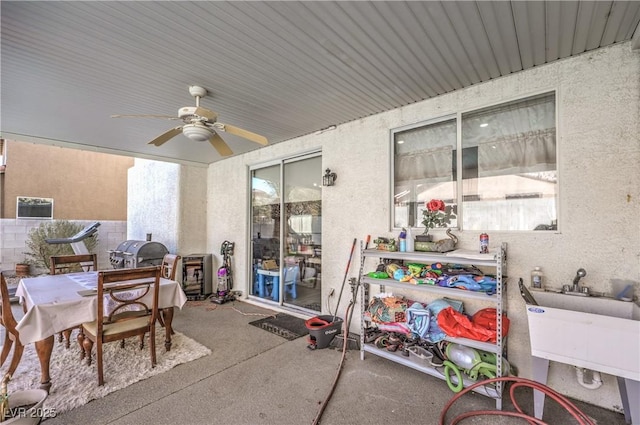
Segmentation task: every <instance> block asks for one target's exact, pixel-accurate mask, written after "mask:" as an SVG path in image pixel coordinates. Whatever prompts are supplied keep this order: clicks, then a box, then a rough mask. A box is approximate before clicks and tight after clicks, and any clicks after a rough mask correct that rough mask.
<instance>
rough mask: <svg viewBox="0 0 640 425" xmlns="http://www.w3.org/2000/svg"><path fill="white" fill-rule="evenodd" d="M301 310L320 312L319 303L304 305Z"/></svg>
mask: <svg viewBox="0 0 640 425" xmlns="http://www.w3.org/2000/svg"><path fill="white" fill-rule="evenodd" d="M302 308H306V309H307V310H313V311H317V312H320V311H321V310H322V307H321V306H320V303H311V304H305V305H303V306H302Z"/></svg>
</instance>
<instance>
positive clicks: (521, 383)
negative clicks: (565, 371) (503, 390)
mask: <svg viewBox="0 0 640 425" xmlns="http://www.w3.org/2000/svg"><path fill="white" fill-rule="evenodd" d="M496 382H513V384H512V385H511V388H510V389H509V396H510V397H511V402H512V403H513V406H514V408H515V409H516V410H517V412H507V411H502V410H478V411H471V412H465V413H462V414H460V415H458V416H456V417H455V418H453V420H452V421H451V423H450V424H451V425H455V424H457V423H459V422H460V421H462V420H463V419H466V418H469V417H473V416H511V417H516V418H522V419H525V420H526V421H527V422H529V423H530V424H534V425H547V423H546V422H543V421H542V420H541V419H538V418H535V417H533V416H530V415H527V414H526V413H524V412H523V411H522V408H521V407H520V406H519V405H518V403H517V402H516V399H515V390H516V389H518V388H520V387H525V388H532V389H534V390H537V391H540V392H542V393H544V394H545V395H547V396H549V397H550V398H551V399H552V400H554V401H555V402H557V403H558V404H559V405H560V406H562V407H564V408H565V409H566V410H567V412H569V414H570V415H571V416H572V417H573V418H574V419H576V420H577V421H578V424H579V425H596V424H595V422H593V420H591V418H589V417H588V416H587V415H586V414H585V413H583V412H582V411H581V410H580V409H578V407H576V405H574V404H573V403H572V402H571V401H569V399H567V398H566V397H565V396H563V395H562V394H560V393H558V392H556V391H555V390H553V389H551V388H549V387H547V386H546V385H544V384H541V383H540V382H536V381H532V380H530V379H526V378H518V377H513V376H503V377H498V378H491V379H487V380H484V381H480V382H476V383H475V384H473V385H470V386H468V387H467V388H465V389H464V390H463V391H460V392H459V393H457V394H456V395H454V396H453V397H452V398H451V400H449V402H448V403H447V404H446V405H445V407H444V409H442V412H441V413H440V419H439V421H438V425H445V421H444V420H445V417H446V415H447V412H448V411H449V408H450V407H451V406H452V405H453V403H454V402H455V401H456V400H458V399H459V398H460V397H462V396H463V395H464V394H466V393H468V392H469V391H473V390H474V389H475V388H476V387H479V386H482V385H487V384H492V383H496Z"/></svg>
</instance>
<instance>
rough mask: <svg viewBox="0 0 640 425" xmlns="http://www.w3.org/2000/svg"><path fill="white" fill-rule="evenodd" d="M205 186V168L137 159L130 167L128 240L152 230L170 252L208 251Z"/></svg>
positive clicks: (155, 237)
mask: <svg viewBox="0 0 640 425" xmlns="http://www.w3.org/2000/svg"><path fill="white" fill-rule="evenodd" d="M206 188H207V168H205V167H197V166H187V165H180V164H174V163H168V162H161V161H151V160H146V159H136V161H135V165H134V166H133V167H132V168H130V169H129V178H128V199H129V200H128V205H127V214H128V227H127V240H130V239H134V240H145V239H146V236H147V233H151V235H152V240H153V241H155V242H160V243H162V244H163V245H165V246H166V247H167V249H168V250H169V252H170V253H177V254H179V255H181V256H184V255H188V254H195V253H210V252H211V251H207V250H206V246H207V245H206V241H207V231H206V209H207V197H206ZM120 242H122V241H120ZM178 267H181V266H180V264H178ZM180 276H181V274H180V273H178V280H180Z"/></svg>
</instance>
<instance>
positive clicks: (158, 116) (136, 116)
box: [111, 114, 180, 120]
mask: <svg viewBox="0 0 640 425" xmlns="http://www.w3.org/2000/svg"><path fill="white" fill-rule="evenodd" d="M111 118H164V119H167V120H179V119H180V117H174V116H171V115H153V114H131V115H122V114H120V115H111Z"/></svg>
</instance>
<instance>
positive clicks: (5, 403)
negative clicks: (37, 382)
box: [0, 373, 49, 425]
mask: <svg viewBox="0 0 640 425" xmlns="http://www.w3.org/2000/svg"><path fill="white" fill-rule="evenodd" d="M10 380H11V375H9V374H8V373H7V374H6V375H5V376H4V378H3V379H2V385H1V387H0V422H2V424H3V425H5V424H7V425H9V424H11V425H37V424H39V423H40V421H41V420H42V417H43V416H44V414H45V411H46V409H43V408H42V405H43V404H44V401H45V400H46V399H47V396H48V395H49V394H48V393H47V392H46V391H45V390H42V389H39V388H37V389H30V390H21V391H16V392H14V393H11V394H9V393H8V391H7V385H8V383H9V381H10Z"/></svg>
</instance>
